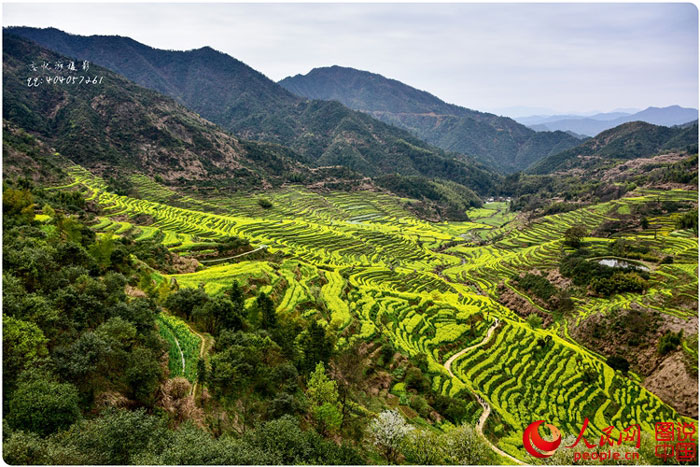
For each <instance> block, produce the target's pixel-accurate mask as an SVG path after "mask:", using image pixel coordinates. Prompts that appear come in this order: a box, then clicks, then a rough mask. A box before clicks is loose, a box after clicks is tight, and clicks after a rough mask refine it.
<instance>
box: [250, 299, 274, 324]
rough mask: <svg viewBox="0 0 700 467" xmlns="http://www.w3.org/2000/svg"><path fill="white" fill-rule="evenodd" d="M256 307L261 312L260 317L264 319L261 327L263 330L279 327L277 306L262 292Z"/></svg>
mask: <svg viewBox="0 0 700 467" xmlns="http://www.w3.org/2000/svg"><path fill="white" fill-rule="evenodd" d="M255 304H256V306H257V307H258V309H259V310H260V316H261V318H262V320H261V322H260V325H261V326H262V328H263V329H274V328H276V327H277V312H276V311H275V304H274V303H273V301H272V299H271V298H270V297H268V296H267V294H265V292H261V293H260V295H259V296H258V298H257V300H256V303H255Z"/></svg>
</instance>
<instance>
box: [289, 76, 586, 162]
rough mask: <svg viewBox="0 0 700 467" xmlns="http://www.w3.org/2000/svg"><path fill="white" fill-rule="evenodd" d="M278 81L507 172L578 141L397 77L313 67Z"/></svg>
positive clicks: (294, 89) (306, 95)
mask: <svg viewBox="0 0 700 467" xmlns="http://www.w3.org/2000/svg"><path fill="white" fill-rule="evenodd" d="M279 84H280V85H282V86H283V87H284V88H286V89H287V90H289V91H291V92H293V93H294V94H296V95H299V96H303V97H306V98H309V99H323V100H336V101H338V102H341V103H343V104H345V105H347V106H348V107H350V108H352V109H355V110H359V111H362V112H366V113H368V114H370V115H372V116H373V117H376V118H378V119H380V120H382V121H384V122H387V123H390V124H392V125H395V126H398V127H400V128H404V129H406V130H408V131H410V132H412V133H413V134H415V135H417V136H418V137H420V138H421V139H423V140H425V141H427V142H428V143H430V144H434V145H436V146H438V147H440V148H442V149H445V150H447V151H454V152H459V153H463V154H468V155H472V156H474V157H478V158H479V159H481V160H482V161H484V162H487V163H490V164H491V165H492V166H494V167H497V168H499V169H501V170H503V171H505V172H513V171H517V170H521V169H524V168H525V167H527V166H529V165H530V164H532V163H533V162H535V161H537V160H539V159H541V158H543V157H546V156H548V155H551V154H555V153H557V152H560V151H563V150H566V149H569V148H571V147H574V146H576V145H578V144H579V142H580V140H579V139H577V138H575V137H573V136H572V135H569V134H566V133H564V132H553V133H551V134H541V133H537V132H535V131H533V130H531V129H529V128H527V127H525V126H524V125H521V124H519V123H517V122H516V121H514V120H512V119H510V118H507V117H499V116H497V115H493V114H489V113H485V112H479V111H476V110H471V109H467V108H464V107H460V106H457V105H453V104H448V103H446V102H444V101H442V100H441V99H439V98H437V97H435V96H434V95H432V94H430V93H428V92H426V91H421V90H419V89H416V88H413V87H411V86H408V85H406V84H404V83H401V82H400V81H397V80H394V79H389V78H385V77H384V76H382V75H379V74H376V73H370V72H367V71H361V70H356V69H354V68H346V67H340V66H337V65H336V66H331V67H324V68H315V69H313V70H311V71H310V72H309V73H308V74H306V75H296V76H293V77H288V78H285V79H283V80H282V81H280V83H279Z"/></svg>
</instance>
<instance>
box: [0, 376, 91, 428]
mask: <svg viewBox="0 0 700 467" xmlns="http://www.w3.org/2000/svg"><path fill="white" fill-rule="evenodd" d="M79 417H80V408H79V406H78V391H77V389H76V388H75V386H73V385H72V384H68V383H57V382H54V381H49V380H47V379H30V380H28V381H23V382H20V383H19V384H18V385H17V389H16V390H15V391H14V392H13V393H12V395H11V397H10V400H9V413H8V415H7V418H8V422H9V424H10V426H11V427H13V428H17V429H23V430H29V431H33V432H35V433H38V434H40V435H42V436H46V435H48V434H51V433H54V432H55V431H58V430H61V429H64V428H67V427H68V426H70V425H71V424H73V423H74V422H75V421H76V420H78V418H79Z"/></svg>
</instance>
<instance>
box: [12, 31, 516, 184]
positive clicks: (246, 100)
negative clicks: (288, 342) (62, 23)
mask: <svg viewBox="0 0 700 467" xmlns="http://www.w3.org/2000/svg"><path fill="white" fill-rule="evenodd" d="M6 30H7V31H8V32H9V33H11V34H14V35H17V36H20V37H24V38H26V39H29V40H31V41H34V42H36V43H38V44H40V45H42V46H44V47H46V48H48V49H50V50H54V51H56V52H58V53H60V54H63V55H65V56H68V57H74V58H77V59H79V60H89V61H90V62H93V63H96V64H98V65H101V66H104V67H105V68H108V69H110V70H112V71H114V72H116V73H119V74H121V75H123V76H124V77H125V78H127V79H129V80H130V81H133V82H134V83H136V84H138V85H140V86H143V87H146V88H150V89H153V90H155V91H158V92H160V93H162V94H165V95H167V96H170V97H172V98H173V99H175V100H176V101H177V102H179V103H181V104H182V105H184V106H186V107H187V108H189V109H191V110H193V111H195V112H197V113H198V114H199V115H201V116H202V117H204V118H205V119H207V120H209V121H211V122H213V123H215V124H217V125H219V126H220V127H222V128H223V129H225V130H228V131H230V132H232V133H234V134H235V135H236V136H238V137H241V138H245V139H251V140H257V141H265V142H270V143H275V144H280V145H284V146H286V147H289V148H290V149H292V150H293V151H295V152H297V153H298V154H301V155H302V156H303V157H304V159H305V161H308V163H309V165H311V166H315V167H322V166H335V165H342V166H345V167H347V168H350V169H352V170H354V171H356V172H358V173H361V174H363V175H366V176H371V177H376V176H381V175H389V174H400V175H404V176H424V177H430V178H439V179H445V180H451V181H454V182H457V183H460V184H463V185H465V186H467V187H469V188H472V189H474V190H475V191H477V192H485V191H488V190H490V189H491V188H492V187H493V186H494V183H496V182H495V181H494V179H493V170H487V169H485V168H484V167H482V166H481V165H480V164H478V163H477V162H476V161H475V160H473V159H470V158H468V157H466V156H464V155H458V154H448V153H445V152H444V151H443V150H441V149H439V148H436V147H434V146H430V145H429V144H427V143H426V142H424V141H422V140H421V139H419V138H417V137H415V136H413V135H411V134H410V133H408V132H407V131H405V130H402V129H400V128H397V127H394V126H391V125H389V124H386V123H384V122H381V121H379V120H376V119H374V118H372V117H371V116H369V115H367V114H366V113H362V112H357V111H353V110H351V109H349V108H348V107H346V106H344V105H342V104H340V103H338V102H333V101H322V100H308V99H305V98H300V97H298V96H295V95H294V94H292V93H290V92H288V91H287V90H285V89H284V88H283V87H281V86H279V85H278V84H277V83H275V82H273V81H271V80H269V79H268V78H266V77H265V76H264V75H263V74H261V73H259V72H257V71H255V70H253V69H252V68H250V67H249V66H247V65H246V64H244V63H242V62H240V61H239V60H236V59H235V58H233V57H230V56H229V55H226V54H224V53H221V52H217V51H215V50H214V49H211V48H209V47H204V48H201V49H197V50H190V51H184V52H182V51H171V50H159V49H154V48H151V47H148V46H146V45H144V44H140V43H139V42H136V41H134V40H133V39H130V38H126V37H119V36H90V37H84V36H77V35H72V34H67V33H65V32H62V31H59V30H58V29H54V28H48V29H36V28H24V27H13V28H7V29H6ZM516 125H519V124H516ZM527 131H530V130H527Z"/></svg>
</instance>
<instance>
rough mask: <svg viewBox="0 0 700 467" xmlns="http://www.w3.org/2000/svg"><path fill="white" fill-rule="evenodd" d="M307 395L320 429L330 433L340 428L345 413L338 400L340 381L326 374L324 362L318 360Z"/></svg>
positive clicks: (310, 379)
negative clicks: (337, 381)
mask: <svg viewBox="0 0 700 467" xmlns="http://www.w3.org/2000/svg"><path fill="white" fill-rule="evenodd" d="M306 395H307V396H308V397H309V399H310V401H311V414H312V416H313V417H314V420H315V421H316V426H317V427H318V429H319V431H321V432H322V433H329V432H334V431H336V430H337V429H338V428H340V425H341V423H342V421H343V415H342V407H341V405H340V403H339V402H338V383H336V382H335V381H333V380H332V379H330V378H329V377H328V376H327V375H326V369H325V366H324V365H323V362H318V364H317V365H316V369H315V370H314V371H313V372H312V373H311V376H310V377H309V384H308V389H307V390H306Z"/></svg>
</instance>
